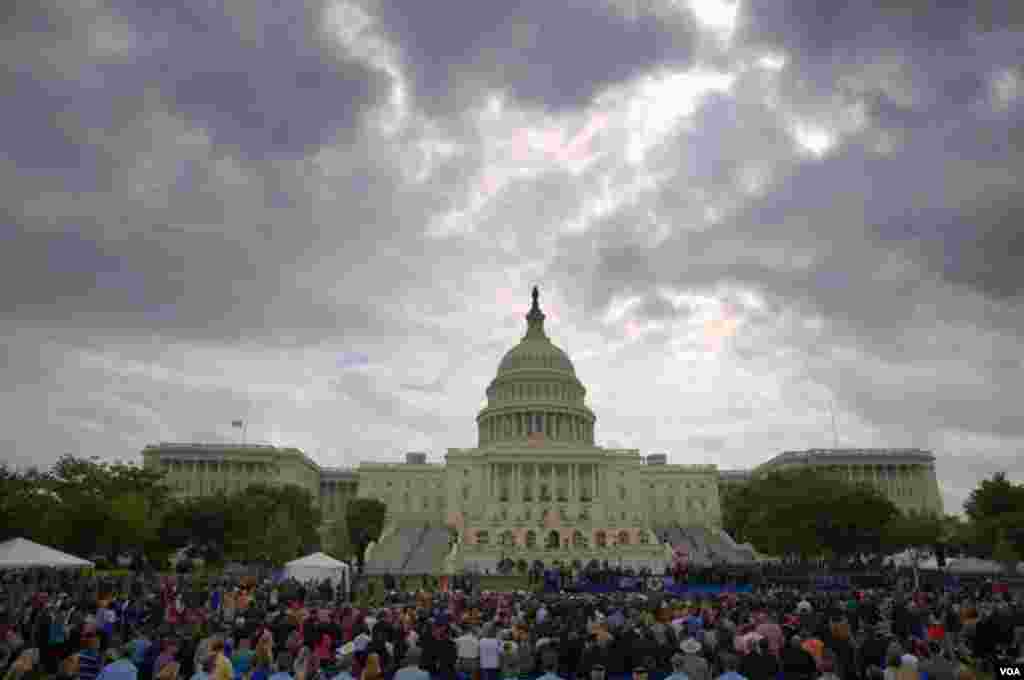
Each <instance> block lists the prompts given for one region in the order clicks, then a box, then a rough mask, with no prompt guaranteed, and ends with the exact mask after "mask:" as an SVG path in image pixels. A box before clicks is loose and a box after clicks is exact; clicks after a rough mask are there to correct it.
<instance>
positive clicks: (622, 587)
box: [576, 576, 754, 596]
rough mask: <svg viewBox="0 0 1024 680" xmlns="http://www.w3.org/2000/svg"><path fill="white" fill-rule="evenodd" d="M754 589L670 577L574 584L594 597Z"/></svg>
mask: <svg viewBox="0 0 1024 680" xmlns="http://www.w3.org/2000/svg"><path fill="white" fill-rule="evenodd" d="M753 589H754V587H753V586H751V585H735V584H711V583H676V582H675V579H673V578H672V577H671V576H664V577H662V576H651V577H648V578H646V579H645V578H643V577H636V576H622V577H619V578H618V579H615V578H612V579H611V582H609V583H592V582H590V581H587V580H580V581H577V582H576V590H578V591H580V592H584V593H592V594H594V595H597V594H601V593H621V592H666V593H669V594H670V595H676V596H682V595H719V594H721V593H749V592H752V591H753Z"/></svg>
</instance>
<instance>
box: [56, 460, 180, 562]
mask: <svg viewBox="0 0 1024 680" xmlns="http://www.w3.org/2000/svg"><path fill="white" fill-rule="evenodd" d="M40 482H41V484H42V486H44V487H46V488H48V489H49V490H50V491H51V492H52V493H53V494H54V497H55V499H56V504H57V507H58V510H57V514H58V515H59V516H60V518H61V521H60V522H59V524H51V527H52V529H53V531H55V533H56V535H55V538H57V539H58V542H59V543H61V544H62V545H63V546H64V547H65V548H66V549H69V550H71V551H73V552H77V553H80V554H81V553H93V552H101V553H104V554H106V555H107V556H109V557H111V558H114V557H116V556H117V555H118V554H120V553H122V552H124V551H131V552H134V553H135V554H141V553H142V552H144V551H145V549H146V548H147V547H152V546H154V545H155V544H156V543H157V537H158V536H157V534H158V530H159V526H160V519H161V515H162V513H163V512H164V511H165V510H166V509H167V507H168V506H169V503H170V490H169V489H168V488H167V486H166V485H165V484H164V483H163V474H162V473H159V472H156V471H153V470H147V469H145V468H143V467H141V466H138V465H131V464H126V463H121V462H117V463H108V462H104V461H101V460H100V459H99V458H98V457H96V456H93V457H92V458H80V457H76V456H72V455H65V456H62V457H61V458H60V459H58V460H57V462H56V463H55V464H54V466H53V468H52V470H51V471H50V472H49V473H48V474H47V475H45V477H44V478H42V479H41V480H40Z"/></svg>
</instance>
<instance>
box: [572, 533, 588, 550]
mask: <svg viewBox="0 0 1024 680" xmlns="http://www.w3.org/2000/svg"><path fill="white" fill-rule="evenodd" d="M588 543H589V541H587V537H586V536H584V535H583V532H582V531H580V530H579V529H577V530H576V531H574V532H572V545H573V547H575V548H582V549H584V550H586V549H587V548H588V547H590V546H589V545H588Z"/></svg>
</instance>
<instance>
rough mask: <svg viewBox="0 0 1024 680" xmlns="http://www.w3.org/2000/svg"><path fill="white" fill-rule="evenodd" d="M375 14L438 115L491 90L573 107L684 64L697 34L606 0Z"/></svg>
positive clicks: (415, 7)
mask: <svg viewBox="0 0 1024 680" xmlns="http://www.w3.org/2000/svg"><path fill="white" fill-rule="evenodd" d="M379 18H380V20H381V23H382V24H383V26H384V27H385V30H386V32H387V34H388V35H389V36H390V37H391V39H392V40H393V41H394V42H395V43H396V44H398V45H401V48H402V54H403V56H404V61H405V63H406V66H407V68H408V69H409V71H410V73H411V75H412V81H413V85H414V88H415V92H416V96H417V98H418V100H419V102H420V103H421V105H422V106H424V107H425V108H426V109H427V110H428V111H430V112H432V113H437V114H447V113H451V112H452V111H453V107H454V110H456V111H457V110H459V108H461V107H464V106H466V105H467V104H469V103H471V102H473V101H474V100H476V99H478V98H479V97H480V96H481V94H482V93H483V92H485V91H487V90H490V89H498V90H505V91H508V92H509V93H510V94H511V95H512V96H513V97H514V98H516V99H517V100H519V101H521V102H523V103H525V104H528V105H530V106H539V107H541V108H544V109H549V110H555V111H560V110H566V109H572V108H579V107H582V106H585V105H586V104H588V103H589V102H590V101H591V99H592V98H593V97H594V96H595V95H596V94H597V93H598V92H599V91H600V90H601V89H603V88H604V87H606V86H608V85H611V84H614V83H618V82H622V81H624V80H626V79H628V78H630V77H632V76H635V75H637V74H639V73H642V72H643V71H644V70H647V69H649V68H651V67H655V66H665V65H674V66H678V65H685V64H688V63H690V62H691V60H692V58H693V44H694V42H695V33H696V26H695V24H694V21H693V17H692V16H691V15H690V14H689V13H682V14H676V15H673V16H672V17H671V18H670V19H668V20H667V21H666V20H664V18H663V20H661V21H659V20H658V18H656V17H655V16H652V15H648V14H643V13H641V14H639V15H638V16H637V17H635V18H633V19H630V18H627V17H626V16H624V15H623V14H622V13H621V12H620V11H618V10H616V9H614V8H613V7H612V6H611V5H610V4H605V3H603V2H597V3H594V2H576V1H575V0H574V1H573V2H568V3H547V2H541V1H539V0H530V1H528V2H517V3H512V4H504V3H491V2H480V3H473V5H472V6H467V5H465V4H464V3H460V2H456V1H454V0H444V1H443V2H440V3H432V4H429V5H424V4H421V3H404V2H398V3H388V2H384V3H380V7H379ZM580 35H585V36H586V39H585V40H579V41H573V48H572V49H571V50H567V49H566V44H567V42H566V41H567V40H570V39H571V37H572V36H580ZM608 45H614V46H615V49H614V50H609V49H607V46H608Z"/></svg>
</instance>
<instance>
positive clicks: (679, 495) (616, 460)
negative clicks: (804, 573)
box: [143, 288, 942, 573]
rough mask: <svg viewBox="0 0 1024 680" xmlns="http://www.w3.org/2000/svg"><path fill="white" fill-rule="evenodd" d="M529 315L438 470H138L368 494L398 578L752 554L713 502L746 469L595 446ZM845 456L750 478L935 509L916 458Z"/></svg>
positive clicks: (261, 460)
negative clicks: (847, 482)
mask: <svg viewBox="0 0 1024 680" xmlns="http://www.w3.org/2000/svg"><path fill="white" fill-rule="evenodd" d="M544 320H545V315H544V313H543V312H542V311H541V307H540V301H539V291H538V290H537V289H536V288H534V289H533V294H532V304H531V306H530V309H529V312H528V313H527V314H526V333H525V335H524V336H523V337H522V339H521V340H520V342H519V343H518V344H516V345H515V346H514V347H513V348H512V349H510V350H509V351H508V352H507V353H506V354H505V356H504V357H503V358H502V359H501V361H500V363H499V365H498V370H497V374H496V376H495V378H494V379H493V380H492V381H491V382H490V384H489V385H488V386H487V388H486V397H487V401H486V405H485V406H484V407H483V409H481V411H480V412H479V413H478V414H477V416H476V423H477V445H476V447H474V448H465V449H454V448H453V449H448V451H447V455H446V456H445V463H444V464H437V463H428V462H427V459H426V454H423V453H409V454H407V455H406V459H405V461H404V462H403V463H390V464H389V463H377V462H374V463H369V462H364V463H361V464H360V465H359V466H358V468H356V469H354V470H352V469H346V470H342V469H325V468H321V467H320V466H318V465H316V464H315V463H314V462H313V461H312V460H310V459H309V458H308V457H306V456H305V454H303V453H302V452H301V451H298V450H296V449H282V448H277V447H272V446H236V445H202V444H160V445H155V446H149V447H146V449H145V450H144V451H143V457H144V460H145V463H146V465H147V466H150V467H158V468H162V469H163V470H165V471H167V473H168V478H167V479H168V482H169V483H170V484H171V486H172V488H173V489H175V490H176V491H178V492H180V493H182V494H186V495H202V494H207V493H213V492H216V491H229V492H230V491H238V490H241V489H242V488H244V486H246V485H247V484H249V483H252V482H257V481H263V482H270V483H294V484H298V485H299V486H303V487H305V488H308V489H309V490H310V492H311V493H312V495H313V498H314V500H315V501H316V502H318V503H319V506H320V508H321V511H322V512H323V514H324V520H325V523H327V524H330V523H333V522H339V521H343V518H344V509H345V505H346V504H347V502H348V500H349V499H350V498H353V497H356V496H358V497H370V498H378V499H380V500H382V501H384V503H385V504H386V505H387V506H388V526H387V528H386V529H385V533H384V535H383V536H382V537H381V540H380V541H379V543H378V544H377V545H375V546H373V547H372V548H371V550H370V551H369V552H370V554H369V555H368V557H369V558H370V560H369V565H373V564H380V565H384V566H386V567H388V568H391V569H392V570H394V569H398V570H400V571H404V572H405V573H441V572H450V571H452V570H460V569H462V568H466V567H468V568H480V569H494V568H495V567H496V566H497V563H498V562H499V561H500V560H501V559H502V558H504V557H507V558H511V559H513V560H515V561H520V560H525V561H527V562H532V561H533V560H541V561H543V562H545V563H548V562H550V561H553V560H561V561H563V562H573V561H577V560H578V561H580V562H583V563H585V562H587V561H589V560H591V559H597V560H601V561H604V560H608V561H609V562H615V563H621V564H623V565H627V566H635V567H639V566H650V567H652V568H656V569H660V568H661V567H663V566H664V564H665V563H666V562H667V561H668V559H669V557H670V548H669V546H668V541H671V542H672V543H673V544H678V543H680V542H682V543H685V544H687V545H688V546H689V547H690V552H691V555H692V556H693V558H694V559H695V560H696V561H700V560H701V558H703V559H725V560H729V561H745V560H748V559H750V558H752V556H753V553H752V551H751V550H750V549H749V548H748V547H744V546H737V545H736V544H735V543H734V542H733V541H732V539H731V538H730V537H729V536H728V535H726V534H725V532H723V531H722V530H721V507H720V501H719V486H720V485H727V484H729V483H736V482H742V481H743V480H744V479H746V478H747V477H748V476H749V474H750V473H747V472H745V471H736V472H724V471H723V472H722V473H721V474H720V473H719V470H718V468H717V467H716V466H714V465H685V464H669V463H668V462H667V459H668V456H667V455H666V454H664V453H655V454H650V455H647V456H646V457H645V456H641V455H640V452H639V451H638V450H637V449H611V448H604V447H600V446H597V445H596V444H595V432H596V422H597V417H596V416H595V414H594V412H593V411H591V409H590V408H589V407H588V406H587V404H586V394H587V389H586V387H585V386H584V384H583V383H582V382H581V381H580V379H579V378H578V376H577V375H576V370H575V367H574V366H573V364H572V361H571V360H570V359H569V357H568V356H567V355H566V353H565V352H564V351H562V350H561V349H560V348H559V347H557V346H556V345H555V344H554V343H552V341H551V339H550V338H549V337H548V335H547V332H546V330H545V328H544ZM853 451H854V450H833V451H831V453H829V451H827V450H813V451H812V452H786V453H784V454H782V455H780V456H777V457H776V458H773V459H772V460H770V461H768V463H766V464H765V465H763V466H761V468H758V469H759V470H761V469H770V468H772V467H779V466H783V467H785V466H789V465H795V464H811V465H814V466H816V467H819V468H825V469H826V471H831V472H836V471H837V470H839V468H838V467H836V466H837V465H838V464H840V463H841V464H842V465H843V467H842V470H843V471H844V475H848V478H849V479H851V480H860V481H873V483H875V484H876V486H877V488H879V489H880V490H881V491H883V493H885V494H886V495H888V496H889V497H890V498H892V499H893V500H897V499H899V501H901V502H897V505H899V506H900V507H902V508H904V509H921V510H927V511H932V512H935V511H937V512H939V513H941V509H942V505H941V499H940V497H939V493H938V484H937V481H936V477H935V467H934V456H932V455H931V454H930V453H928V452H924V451H918V450H892V451H887V450H877V449H871V450H865V451H860V453H854V452H853ZM879 470H881V471H882V472H879ZM890 471H892V472H890ZM450 536H453V537H454V539H455V540H454V541H451V542H450V541H449V537H450ZM382 568H383V567H382Z"/></svg>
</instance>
